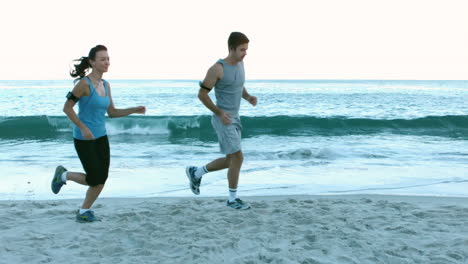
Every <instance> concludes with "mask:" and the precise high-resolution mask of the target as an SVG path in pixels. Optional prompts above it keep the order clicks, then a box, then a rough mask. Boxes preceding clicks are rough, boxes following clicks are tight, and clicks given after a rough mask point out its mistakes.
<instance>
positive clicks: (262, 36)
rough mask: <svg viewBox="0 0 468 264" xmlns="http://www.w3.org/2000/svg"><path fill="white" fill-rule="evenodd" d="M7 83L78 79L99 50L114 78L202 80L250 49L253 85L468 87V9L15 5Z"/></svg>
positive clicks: (466, 0) (175, 2)
mask: <svg viewBox="0 0 468 264" xmlns="http://www.w3.org/2000/svg"><path fill="white" fill-rule="evenodd" d="M0 10H1V11H0V23H1V29H2V40H1V41H0V79H2V80H20V79H26V80H28V79H29V80H43V79H71V77H70V76H69V74H68V72H69V65H70V64H71V61H72V60H73V59H77V58H79V57H81V56H87V54H88V52H89V49H90V48H91V47H93V46H95V45H97V44H103V45H106V46H107V48H108V49H109V55H110V57H111V67H110V69H109V72H108V73H106V75H105V76H104V77H105V78H107V79H202V78H203V77H204V76H205V73H206V70H207V69H208V68H209V67H210V66H211V65H212V64H213V63H214V62H215V61H216V60H217V59H218V58H224V57H225V56H226V55H227V38H228V36H229V33H230V32H231V31H241V32H243V33H245V34H246V35H247V36H248V37H249V39H250V44H249V50H248V55H247V57H246V58H245V68H246V77H247V79H417V80H426V79H430V80H434V79H440V80H442V79H443V80H452V79H454V80H468V0H385V1H384V0H309V1H307V0H303V1H302V0H287V1H284V0H283V1H275V0H270V1H266V0H265V1H263V0H250V1H245V0H229V1H224V0H192V1H189V0H186V1H183V0H172V1H171V0H164V1H157V0H153V1H149V0H148V1H144V0H126V1H119V0H92V1H90V0H78V1H77V0H75V1H69V0H41V1H38V0H29V1H28V0H7V1H2V2H1V3H0Z"/></svg>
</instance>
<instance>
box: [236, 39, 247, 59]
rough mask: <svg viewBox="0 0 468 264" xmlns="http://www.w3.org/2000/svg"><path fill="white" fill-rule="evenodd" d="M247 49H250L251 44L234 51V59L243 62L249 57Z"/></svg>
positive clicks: (243, 45)
mask: <svg viewBox="0 0 468 264" xmlns="http://www.w3.org/2000/svg"><path fill="white" fill-rule="evenodd" d="M247 49H249V43H245V44H242V45H239V46H237V48H236V49H235V50H234V58H235V59H236V60H237V61H243V60H244V57H245V56H246V55H247Z"/></svg>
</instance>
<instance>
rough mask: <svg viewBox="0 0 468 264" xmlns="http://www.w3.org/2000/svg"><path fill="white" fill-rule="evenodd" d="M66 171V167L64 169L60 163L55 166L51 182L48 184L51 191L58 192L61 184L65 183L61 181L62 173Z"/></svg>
mask: <svg viewBox="0 0 468 264" xmlns="http://www.w3.org/2000/svg"><path fill="white" fill-rule="evenodd" d="M66 171H67V169H65V168H64V167H63V166H62V165H59V166H57V168H56V169H55V173H54V177H53V178H52V183H51V184H50V187H51V189H52V192H53V193H55V194H57V193H59V191H60V189H61V188H62V186H63V185H64V184H66V183H65V182H63V181H62V174H63V173H64V172H66Z"/></svg>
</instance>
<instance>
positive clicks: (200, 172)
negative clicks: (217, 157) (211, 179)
mask: <svg viewBox="0 0 468 264" xmlns="http://www.w3.org/2000/svg"><path fill="white" fill-rule="evenodd" d="M206 173H208V170H207V169H206V166H201V167H198V168H197V170H196V171H195V178H197V179H200V178H201V177H202V176H203V175H204V174H206Z"/></svg>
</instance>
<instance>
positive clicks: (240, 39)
mask: <svg viewBox="0 0 468 264" xmlns="http://www.w3.org/2000/svg"><path fill="white" fill-rule="evenodd" d="M246 43H249V39H248V38H247V36H246V35H245V34H244V33H240V32H232V33H231V35H229V39H228V46H229V50H231V49H234V50H235V49H237V47H239V46H240V45H242V44H246Z"/></svg>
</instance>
